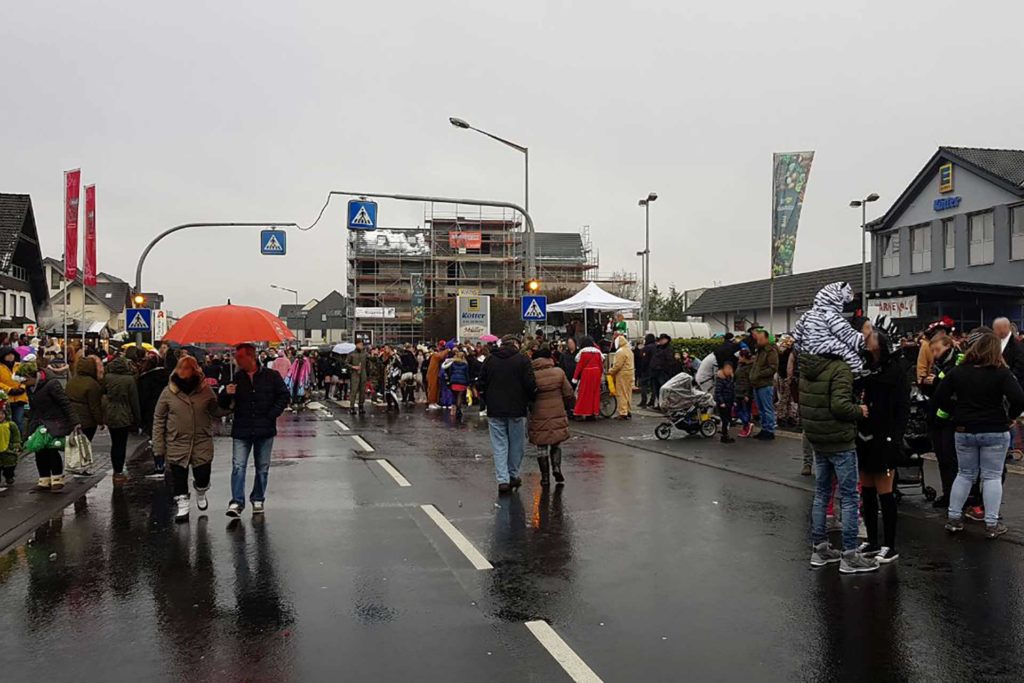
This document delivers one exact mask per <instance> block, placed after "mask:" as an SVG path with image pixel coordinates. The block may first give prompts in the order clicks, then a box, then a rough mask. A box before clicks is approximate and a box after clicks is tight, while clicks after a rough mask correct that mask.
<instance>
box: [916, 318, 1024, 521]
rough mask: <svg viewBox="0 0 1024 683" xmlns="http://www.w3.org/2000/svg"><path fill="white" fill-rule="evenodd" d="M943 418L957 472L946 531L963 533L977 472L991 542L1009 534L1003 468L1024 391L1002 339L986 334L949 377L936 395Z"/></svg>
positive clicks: (1023, 404) (1023, 398) (950, 498)
mask: <svg viewBox="0 0 1024 683" xmlns="http://www.w3.org/2000/svg"><path fill="white" fill-rule="evenodd" d="M935 400H936V403H937V405H938V411H939V416H940V417H942V416H944V415H948V416H950V422H951V423H952V425H953V429H954V430H955V433H954V440H955V444H956V455H957V462H958V465H959V471H958V472H957V475H956V479H955V480H954V481H953V488H952V490H951V492H950V496H949V511H948V513H947V514H948V518H949V520H948V522H947V523H946V530H947V531H949V532H950V533H957V532H959V531H963V528H964V523H963V508H964V503H965V502H967V496H968V494H969V493H970V491H971V485H972V484H973V483H974V480H975V478H977V476H978V472H979V470H980V472H981V482H982V486H981V495H982V498H983V500H984V501H985V530H986V534H987V535H988V537H989V538H996V537H997V536H1001V535H1003V534H1005V533H1006V526H1005V525H1003V524H1002V523H1001V522H1000V521H999V506H1000V504H1001V503H1002V499H1003V482H1002V476H1003V464H1004V463H1005V461H1006V451H1007V450H1008V449H1009V447H1010V430H1009V425H1010V422H1012V421H1013V419H1014V418H1016V417H1017V416H1018V415H1020V414H1021V412H1022V411H1024V390H1022V389H1021V386H1020V384H1019V383H1018V382H1017V379H1016V378H1015V377H1014V376H1013V373H1012V372H1011V371H1010V369H1009V368H1008V367H1007V365H1006V361H1005V360H1004V359H1003V353H1002V347H1001V345H1000V342H999V337H997V336H996V335H994V334H992V333H991V332H985V333H983V334H982V335H981V337H980V338H979V339H978V340H977V341H975V342H974V343H973V344H972V345H971V347H970V348H969V349H968V350H967V353H966V354H965V356H964V360H963V363H961V364H960V365H958V366H957V367H955V368H953V369H952V370H951V371H950V372H949V373H947V374H946V377H945V379H944V380H943V381H942V383H941V384H940V385H939V388H938V390H937V391H936V396H935Z"/></svg>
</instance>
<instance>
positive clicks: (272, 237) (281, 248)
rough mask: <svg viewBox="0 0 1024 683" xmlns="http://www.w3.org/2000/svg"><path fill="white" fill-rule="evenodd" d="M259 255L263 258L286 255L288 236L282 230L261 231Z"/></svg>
mask: <svg viewBox="0 0 1024 683" xmlns="http://www.w3.org/2000/svg"><path fill="white" fill-rule="evenodd" d="M260 253H261V254H263V255H264V256H284V255H285V254H286V253H288V235H287V234H286V233H285V231H284V230H261V231H260Z"/></svg>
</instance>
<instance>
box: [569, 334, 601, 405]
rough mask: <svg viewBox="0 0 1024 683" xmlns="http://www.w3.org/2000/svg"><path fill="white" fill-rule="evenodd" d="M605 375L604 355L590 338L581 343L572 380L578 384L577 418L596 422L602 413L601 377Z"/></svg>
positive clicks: (585, 338)
mask: <svg viewBox="0 0 1024 683" xmlns="http://www.w3.org/2000/svg"><path fill="white" fill-rule="evenodd" d="M603 373H604V355H603V354H602V353H601V349H599V348H597V344H595V343H594V340H593V339H591V338H590V337H584V338H583V339H582V340H581V341H580V352H579V353H578V354H577V355H576V371H575V372H574V373H573V376H572V379H573V382H574V383H577V386H578V391H577V393H576V407H575V408H574V409H573V414H574V415H575V416H576V417H582V418H586V419H588V420H594V419H596V418H597V415H598V413H600V412H601V375H602V374H603Z"/></svg>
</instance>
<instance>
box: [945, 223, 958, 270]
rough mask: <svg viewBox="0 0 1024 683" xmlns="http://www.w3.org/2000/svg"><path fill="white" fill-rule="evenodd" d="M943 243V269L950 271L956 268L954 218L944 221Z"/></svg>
mask: <svg viewBox="0 0 1024 683" xmlns="http://www.w3.org/2000/svg"><path fill="white" fill-rule="evenodd" d="M942 243H943V245H944V247H945V249H944V253H943V255H942V267H943V268H946V269H949V268H955V267H956V226H955V225H954V224H953V219H952V218H947V219H945V220H943V221H942Z"/></svg>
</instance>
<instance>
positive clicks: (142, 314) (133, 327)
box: [124, 308, 153, 332]
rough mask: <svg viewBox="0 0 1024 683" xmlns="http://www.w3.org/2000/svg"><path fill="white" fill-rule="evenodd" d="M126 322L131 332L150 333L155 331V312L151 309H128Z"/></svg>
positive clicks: (125, 315) (126, 326) (126, 327)
mask: <svg viewBox="0 0 1024 683" xmlns="http://www.w3.org/2000/svg"><path fill="white" fill-rule="evenodd" d="M124 321H125V329H126V330H128V331H129V332H149V331H150V330H152V329H153V311H152V309H149V308H126V309H125V311H124Z"/></svg>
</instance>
